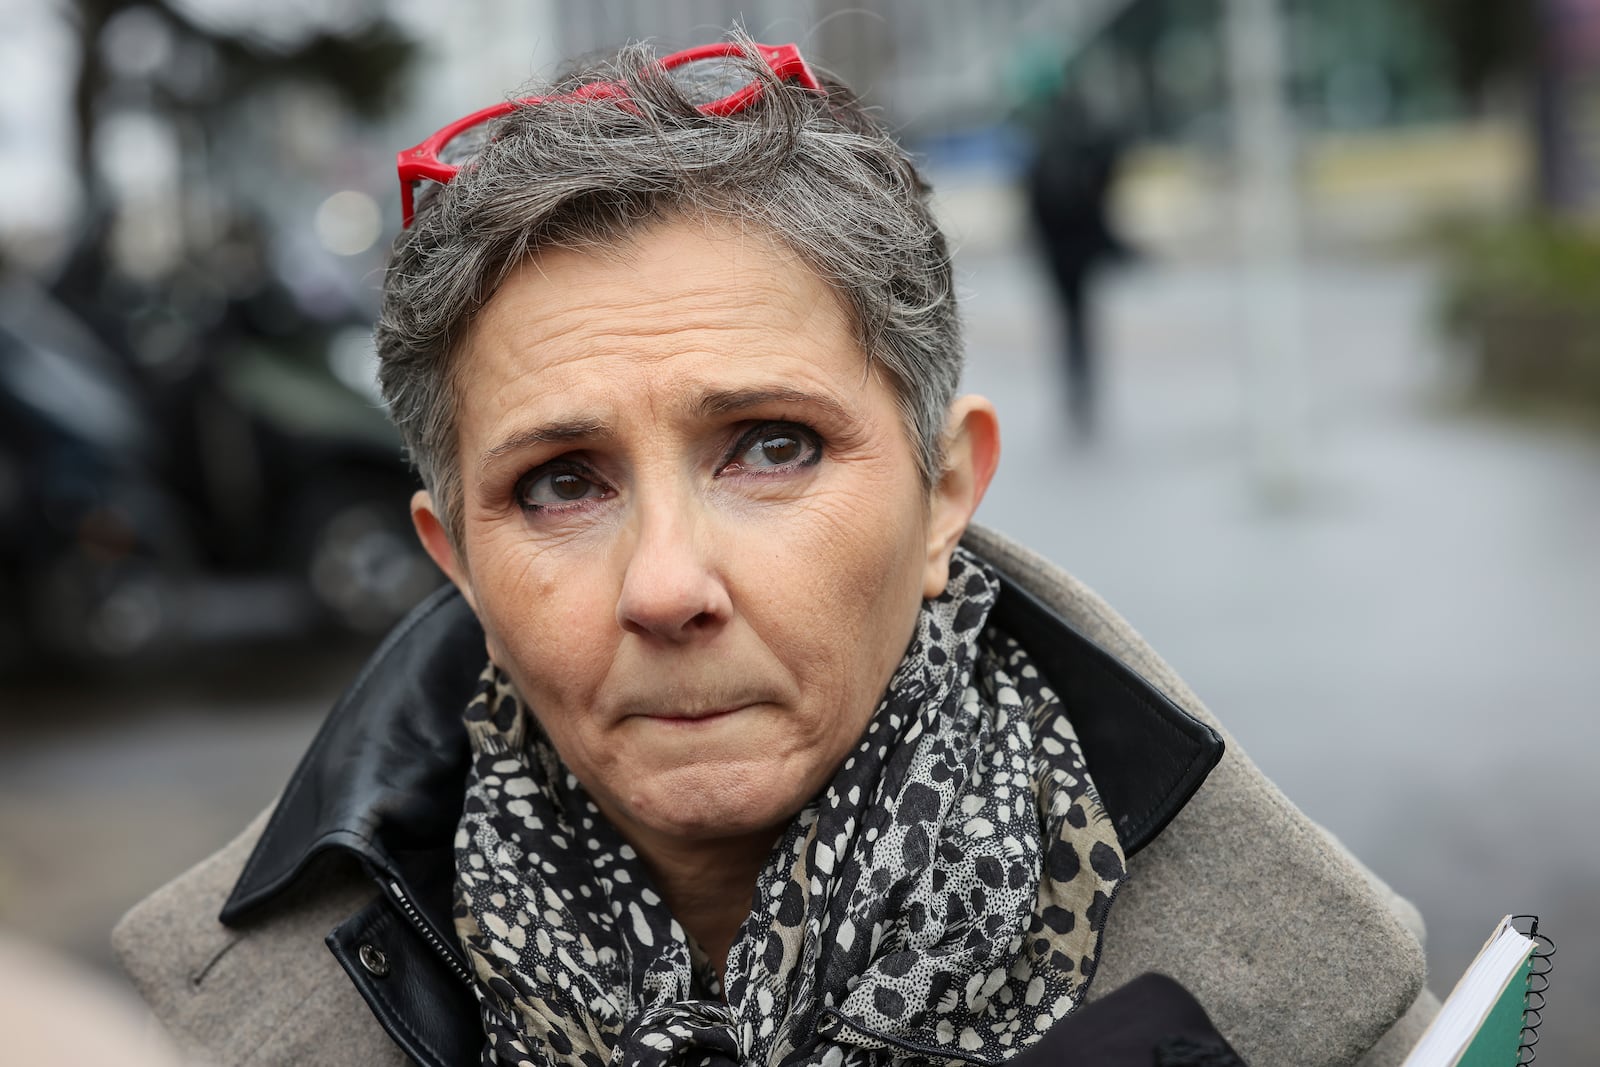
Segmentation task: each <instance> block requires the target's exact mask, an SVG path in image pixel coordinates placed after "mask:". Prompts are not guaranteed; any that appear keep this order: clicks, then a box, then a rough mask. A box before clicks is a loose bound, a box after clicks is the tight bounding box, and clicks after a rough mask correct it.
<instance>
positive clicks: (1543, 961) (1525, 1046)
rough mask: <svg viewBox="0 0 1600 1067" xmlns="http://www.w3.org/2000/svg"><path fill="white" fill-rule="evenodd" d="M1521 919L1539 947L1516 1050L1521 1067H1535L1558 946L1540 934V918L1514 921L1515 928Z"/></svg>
mask: <svg viewBox="0 0 1600 1067" xmlns="http://www.w3.org/2000/svg"><path fill="white" fill-rule="evenodd" d="M1522 919H1526V920H1528V929H1527V931H1526V934H1527V936H1528V937H1530V938H1532V939H1533V940H1534V941H1536V942H1538V947H1537V948H1535V949H1534V950H1533V956H1532V959H1533V963H1532V965H1531V967H1530V968H1529V971H1528V993H1527V999H1526V1001H1525V1002H1524V1003H1525V1005H1526V1006H1525V1007H1524V1008H1523V1010H1522V1044H1520V1045H1519V1046H1517V1063H1518V1065H1519V1067H1521V1065H1525V1064H1529V1063H1532V1062H1533V1061H1534V1060H1535V1059H1536V1058H1537V1057H1538V1053H1537V1052H1535V1051H1534V1046H1535V1045H1537V1044H1538V1043H1539V1023H1540V1022H1541V1021H1543V1017H1544V1003H1545V1001H1544V994H1545V991H1546V990H1547V989H1549V988H1550V971H1551V969H1552V968H1554V967H1555V963H1554V961H1553V960H1552V957H1553V956H1555V954H1556V943H1555V942H1554V941H1552V940H1550V938H1549V937H1547V936H1546V935H1544V934H1541V933H1540V932H1539V917H1538V916H1537V915H1513V916H1512V917H1511V921H1512V924H1513V925H1515V924H1516V923H1517V922H1518V921H1519V920H1522ZM1518 929H1520V927H1518Z"/></svg>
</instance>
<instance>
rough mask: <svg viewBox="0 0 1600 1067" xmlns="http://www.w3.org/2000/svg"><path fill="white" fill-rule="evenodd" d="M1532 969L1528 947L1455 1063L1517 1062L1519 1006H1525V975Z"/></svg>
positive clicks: (1478, 1066)
mask: <svg viewBox="0 0 1600 1067" xmlns="http://www.w3.org/2000/svg"><path fill="white" fill-rule="evenodd" d="M1532 970H1533V954H1532V951H1531V950H1530V952H1529V954H1528V957H1527V959H1525V960H1523V961H1522V966H1521V968H1519V969H1518V970H1517V973H1516V974H1514V975H1512V976H1511V980H1510V981H1509V982H1507V983H1506V987H1505V988H1504V989H1502V990H1501V991H1500V999H1498V1000H1496V1001H1495V1002H1494V1007H1493V1008H1490V1009H1489V1015H1488V1017H1487V1018H1485V1019H1484V1020H1483V1025H1482V1026H1480V1027H1479V1028H1478V1034H1477V1036H1476V1037H1474V1038H1473V1039H1472V1044H1470V1045H1468V1046H1467V1049H1466V1051H1465V1052H1463V1053H1462V1054H1461V1058H1460V1059H1459V1060H1457V1061H1456V1064H1457V1067H1511V1065H1512V1064H1514V1063H1516V1062H1517V1059H1518V1055H1517V1049H1518V1047H1519V1046H1521V1044H1522V1009H1523V1008H1524V1007H1526V1006H1527V998H1528V975H1529V974H1530V973H1531V972H1532Z"/></svg>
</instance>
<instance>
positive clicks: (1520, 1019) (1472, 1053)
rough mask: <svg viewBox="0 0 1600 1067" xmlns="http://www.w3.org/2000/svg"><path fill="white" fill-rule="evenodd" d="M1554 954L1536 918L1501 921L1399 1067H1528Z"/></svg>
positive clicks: (1508, 918) (1516, 916)
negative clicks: (1524, 927)
mask: <svg viewBox="0 0 1600 1067" xmlns="http://www.w3.org/2000/svg"><path fill="white" fill-rule="evenodd" d="M1518 923H1525V924H1526V925H1527V927H1528V930H1527V933H1523V932H1522V930H1521V929H1519V928H1518V925H1517V924H1518ZM1554 954H1555V944H1554V942H1552V941H1551V940H1550V939H1549V938H1548V937H1546V936H1545V935H1544V934H1541V933H1540V932H1539V918H1538V916H1536V915H1507V916H1506V917H1505V918H1504V919H1501V920H1500V925H1499V926H1497V927H1495V931H1494V933H1493V934H1492V935H1490V937H1489V940H1488V941H1487V942H1485V943H1484V946H1483V949H1482V950H1481V951H1480V952H1479V953H1478V955H1477V957H1476V958H1475V959H1474V960H1473V961H1472V964H1471V966H1469V967H1468V968H1467V970H1466V973H1465V974H1463V975H1462V976H1461V980H1460V981H1459V982H1457V983H1456V987H1455V989H1453V990H1451V992H1450V996H1449V998H1448V999H1447V1000H1446V1001H1445V1002H1444V1005H1443V1007H1441V1008H1440V1009H1439V1014H1438V1015H1437V1016H1436V1017H1435V1018H1434V1020H1433V1025H1432V1026H1430V1027H1428V1030H1427V1032H1426V1033H1424V1034H1423V1035H1422V1040H1421V1041H1418V1042H1417V1047H1416V1048H1414V1049H1412V1050H1411V1055H1409V1056H1407V1057H1406V1061H1405V1063H1404V1064H1402V1065H1401V1067H1513V1065H1515V1064H1527V1063H1532V1062H1533V1055H1534V1051H1533V1047H1534V1045H1536V1044H1537V1043H1538V1041H1539V1021H1540V1018H1541V1014H1542V1012H1543V1011H1544V991H1545V990H1546V989H1548V988H1549V986H1550V977H1549V976H1550V967H1551V957H1552V956H1553V955H1554Z"/></svg>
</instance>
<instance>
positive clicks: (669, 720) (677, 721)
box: [639, 704, 755, 727]
mask: <svg viewBox="0 0 1600 1067" xmlns="http://www.w3.org/2000/svg"><path fill="white" fill-rule="evenodd" d="M754 706H755V705H754V704H732V705H729V706H727V707H720V708H702V709H691V708H670V709H663V710H660V711H649V712H640V713H639V718H642V719H649V720H651V721H652V722H659V723H664V724H666V725H668V726H679V727H694V726H702V725H710V724H711V723H715V722H720V721H722V720H723V719H728V718H731V717H732V716H734V715H737V714H738V713H739V712H741V711H744V710H746V709H747V708H752V707H754Z"/></svg>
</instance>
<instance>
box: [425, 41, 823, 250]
mask: <svg viewBox="0 0 1600 1067" xmlns="http://www.w3.org/2000/svg"><path fill="white" fill-rule="evenodd" d="M755 48H756V52H757V54H759V55H760V57H761V58H762V59H763V60H765V61H766V64H767V66H768V67H769V68H771V70H772V72H773V73H774V74H776V75H777V76H778V77H779V78H781V79H783V80H785V81H788V80H793V81H795V82H798V83H799V84H800V86H801V87H802V88H805V89H809V90H811V91H812V92H817V93H821V92H825V91H826V90H824V89H823V87H822V83H821V82H820V81H819V80H818V79H817V76H816V75H815V74H814V73H812V70H811V68H810V66H808V65H807V64H806V61H805V59H803V58H802V57H801V55H800V49H799V47H798V46H796V45H794V44H780V45H767V44H758V45H756V46H755ZM746 54H747V53H746V52H745V49H744V46H743V45H740V44H737V43H735V42H732V41H719V42H717V43H715V44H703V45H698V46H696V47H694V48H686V49H684V50H683V51H681V52H674V53H672V54H671V55H667V56H662V57H661V58H660V59H658V60H656V64H657V65H658V66H659V67H660V68H661V69H662V70H672V69H674V68H676V67H681V66H684V65H686V64H689V63H698V62H700V61H701V60H706V59H732V58H735V57H739V56H744V55H746ZM627 98H628V90H627V88H626V87H625V86H624V85H623V84H622V83H621V82H614V81H601V82H590V83H589V84H587V85H583V86H580V87H579V88H577V89H574V90H573V91H572V92H570V93H560V94H558V95H555V96H525V97H522V98H521V99H518V100H505V101H502V102H500V103H498V104H491V105H490V106H489V107H486V108H482V109H480V110H478V111H474V112H473V113H472V114H470V115H464V116H462V117H461V118H459V119H456V120H455V121H454V122H451V123H449V124H448V125H445V126H442V127H440V128H439V129H438V130H436V131H434V133H432V134H431V135H429V136H428V137H427V138H426V139H425V140H423V141H422V142H421V143H419V144H417V145H414V146H413V147H411V148H407V149H404V150H402V151H401V152H399V153H397V154H396V156H395V168H396V170H397V171H398V173H399V176H400V209H401V218H402V221H401V226H402V228H405V229H409V228H410V227H411V222H412V220H413V219H414V218H415V217H416V211H415V200H414V195H415V189H416V186H417V185H418V184H419V183H421V182H423V181H432V182H437V183H438V184H440V185H448V184H450V182H451V180H452V179H454V178H455V176H456V175H457V174H459V173H460V172H461V167H462V166H464V165H465V164H457V163H446V162H444V161H443V160H441V159H440V158H439V153H440V152H441V151H443V150H444V147H445V145H447V144H449V143H450V142H451V141H452V140H454V139H455V138H457V137H459V136H460V135H461V134H463V133H465V132H466V131H467V130H470V129H472V128H473V127H474V126H479V125H482V124H483V123H486V122H491V121H493V120H494V119H497V118H500V117H501V116H502V115H509V114H510V113H511V112H513V111H515V110H517V109H518V108H520V107H531V106H536V105H539V104H548V103H554V102H557V101H586V100H616V101H618V102H619V104H620V105H621V106H627V104H626V101H627ZM759 99H761V83H760V82H759V81H753V82H751V83H750V84H748V85H746V86H744V87H742V88H740V89H737V90H735V91H734V92H732V93H729V94H728V95H727V96H724V97H721V98H720V99H717V100H712V101H711V102H709V103H705V104H701V105H700V106H699V107H698V108H697V110H698V111H699V112H700V113H701V114H702V115H710V116H716V117H724V116H728V115H737V114H738V113H739V112H741V111H743V110H744V109H745V108H747V107H750V106H751V105H752V104H754V103H755V102H756V101H757V100H759Z"/></svg>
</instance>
